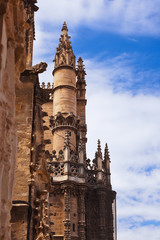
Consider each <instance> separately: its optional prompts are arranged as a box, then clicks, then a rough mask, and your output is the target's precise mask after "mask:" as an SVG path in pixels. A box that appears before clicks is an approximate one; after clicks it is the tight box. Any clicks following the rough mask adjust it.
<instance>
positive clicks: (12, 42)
mask: <svg viewBox="0 0 160 240" xmlns="http://www.w3.org/2000/svg"><path fill="white" fill-rule="evenodd" d="M24 23H25V11H24V4H23V1H21V0H15V1H12V0H8V1H7V0H6V1H0V142H1V144H0V154H1V156H0V239H5V240H7V239H10V209H11V202H12V189H13V182H14V169H15V159H16V141H17V140H16V138H17V137H16V126H15V89H16V87H17V86H18V85H19V75H20V72H22V71H23V70H24V68H25V62H26V55H25V27H24Z"/></svg>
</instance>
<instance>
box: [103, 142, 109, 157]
mask: <svg viewBox="0 0 160 240" xmlns="http://www.w3.org/2000/svg"><path fill="white" fill-rule="evenodd" d="M104 158H105V160H106V161H108V160H109V161H110V155H109V150H108V144H107V143H106V146H105V151H104Z"/></svg>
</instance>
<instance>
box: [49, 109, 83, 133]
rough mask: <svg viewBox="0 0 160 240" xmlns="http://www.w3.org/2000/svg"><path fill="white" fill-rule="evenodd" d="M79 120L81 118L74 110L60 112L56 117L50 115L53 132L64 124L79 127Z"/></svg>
mask: <svg viewBox="0 0 160 240" xmlns="http://www.w3.org/2000/svg"><path fill="white" fill-rule="evenodd" d="M79 122H80V120H79V119H78V118H77V117H76V116H75V115H74V114H73V113H72V112H71V113H69V114H65V115H64V114H62V113H61V112H58V113H57V114H56V115H55V116H54V117H53V116H51V117H50V127H51V128H52V129H53V130H52V132H54V130H55V129H56V128H57V127H62V126H70V127H73V128H77V127H78V124H79Z"/></svg>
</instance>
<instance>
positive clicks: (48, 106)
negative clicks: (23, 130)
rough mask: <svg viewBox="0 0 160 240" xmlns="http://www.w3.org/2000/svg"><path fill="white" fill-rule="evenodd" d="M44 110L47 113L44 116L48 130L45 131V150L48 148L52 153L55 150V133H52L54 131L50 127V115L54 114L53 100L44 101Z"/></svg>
mask: <svg viewBox="0 0 160 240" xmlns="http://www.w3.org/2000/svg"><path fill="white" fill-rule="evenodd" d="M42 111H43V112H44V113H46V114H45V115H44V117H43V120H44V124H43V126H44V128H45V127H47V128H46V130H45V131H44V142H45V150H48V151H49V152H50V153H52V151H53V135H52V131H51V128H50V127H49V125H50V123H49V118H50V116H52V115H53V101H49V102H47V103H44V104H43V105H42Z"/></svg>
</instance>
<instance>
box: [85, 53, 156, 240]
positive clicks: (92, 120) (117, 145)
mask: <svg viewBox="0 0 160 240" xmlns="http://www.w3.org/2000/svg"><path fill="white" fill-rule="evenodd" d="M119 61H120V62H121V64H119V63H118V62H119ZM86 62H87V61H86ZM115 62H117V64H118V68H117V72H116V69H114V67H115ZM111 63H112V64H113V65H112V64H111ZM86 65H87V67H86V68H87V73H88V75H87V85H88V86H87V90H88V99H87V100H88V108H87V124H88V153H89V154H90V155H92V157H93V156H94V152H95V151H96V142H97V139H98V138H101V140H102V147H103V148H104V145H105V142H106V141H107V142H108V145H109V150H110V155H111V173H112V185H113V189H115V190H116V191H117V209H118V210H117V212H118V219H119V224H118V226H119V230H118V233H119V237H118V239H119V240H122V239H123V240H124V239H127V240H128V239H130V240H134V239H138V240H141V239H145V237H146V233H145V231H147V233H148V232H149V230H153V229H154V230H155V232H157V233H160V231H159V229H158V227H154V226H150V224H149V225H148V228H147V227H144V226H142V225H143V222H145V221H153V220H154V221H160V217H159V213H158V211H157V209H158V208H159V203H160V178H159V175H160V162H159V159H160V146H159V142H160V135H159V132H160V126H159V122H160V97H159V96H154V95H151V94H145V95H144V94H143V91H141V93H138V94H136V95H134V96H133V95H132V94H131V93H130V92H128V91H127V89H126V90H125V91H120V92H119V91H116V92H115V91H113V85H112V84H110V81H111V80H114V79H115V84H117V81H116V78H117V76H118V74H120V73H121V72H124V73H125V74H126V77H127V76H130V81H131V82H132V81H134V79H135V75H134V67H130V62H128V61H126V60H125V57H124V61H123V57H122V56H120V57H117V58H116V60H115V59H111V60H110V65H107V64H104V63H101V64H99V63H97V62H96V61H95V59H94V61H91V60H90V61H89V60H88V62H87V64H86ZM95 66H96V67H95ZM100 66H101V67H100ZM107 66H108V68H109V69H108V68H107ZM113 82H114V81H113ZM113 82H112V83H113ZM88 157H89V156H88ZM133 220H134V227H133V228H132V225H133ZM153 225H154V224H153ZM146 229H148V230H146ZM140 231H141V235H139V233H140ZM148 236H151V239H152V240H157V239H158V238H157V235H154V234H151V233H149V235H148Z"/></svg>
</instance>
